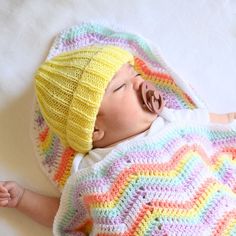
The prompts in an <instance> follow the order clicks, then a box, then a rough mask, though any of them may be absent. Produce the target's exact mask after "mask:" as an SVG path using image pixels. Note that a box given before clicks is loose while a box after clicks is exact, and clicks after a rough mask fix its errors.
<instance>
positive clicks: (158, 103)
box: [141, 81, 164, 114]
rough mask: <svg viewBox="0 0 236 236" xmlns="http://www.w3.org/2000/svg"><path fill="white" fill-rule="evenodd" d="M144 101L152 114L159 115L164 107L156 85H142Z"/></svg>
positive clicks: (148, 83)
mask: <svg viewBox="0 0 236 236" xmlns="http://www.w3.org/2000/svg"><path fill="white" fill-rule="evenodd" d="M141 92H142V99H143V102H144V103H145V105H146V107H147V108H148V110H149V111H150V112H152V113H156V114H159V113H160V112H161V111H162V109H163V106H164V101H163V97H162V95H161V92H160V91H158V89H157V88H156V87H155V85H154V84H152V83H151V82H148V81H144V82H143V83H142V85H141Z"/></svg>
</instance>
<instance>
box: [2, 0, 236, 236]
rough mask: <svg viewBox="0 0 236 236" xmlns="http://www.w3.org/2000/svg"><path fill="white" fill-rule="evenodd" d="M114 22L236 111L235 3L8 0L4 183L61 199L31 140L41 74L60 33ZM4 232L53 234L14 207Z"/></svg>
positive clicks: (216, 107) (216, 104)
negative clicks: (83, 23)
mask: <svg viewBox="0 0 236 236" xmlns="http://www.w3.org/2000/svg"><path fill="white" fill-rule="evenodd" d="M87 20H88V21H95V22H105V23H113V24H115V25H119V26H121V27H123V28H124V29H128V30H131V31H133V32H138V33H140V34H142V35H143V36H145V37H146V38H149V39H150V40H152V41H153V42H154V43H155V44H156V45H157V46H158V47H159V48H160V49H161V54H162V56H163V57H164V58H165V60H166V61H167V62H168V64H169V65H170V66H171V67H172V69H173V70H174V71H175V72H176V73H177V74H179V75H180V76H181V77H183V78H184V79H185V80H187V81H188V82H189V83H190V84H191V85H192V86H193V87H194V88H195V90H196V91H197V93H198V94H199V96H200V97H201V98H202V99H203V100H204V101H205V103H206V104H207V106H208V107H209V109H210V110H211V111H215V112H227V111H236V96H235V88H236V57H235V55H236V2H235V1H234V0H208V1H206V0H193V1H189V0H176V1H171V0H169V1H162V0H148V1H141V0H140V1H137V0H130V1H124V3H122V0H115V1H112V2H111V1H108V0H93V1H87V0H77V1H76V0H67V1H63V0H50V1H47V0H45V1H30V0H25V1H19V0H1V3H0V31H1V34H0V53H1V54H0V55H1V56H0V180H16V181H18V182H19V183H21V184H23V185H24V186H26V187H28V188H31V189H33V190H36V191H39V192H41V193H45V194H51V195H57V191H56V190H55V189H54V188H53V187H52V185H51V184H50V183H49V181H48V180H47V178H46V177H45V176H44V175H43V174H42V172H41V170H40V169H39V166H38V164H37V162H36V159H35V158H34V153H33V148H32V145H31V141H30V136H29V123H30V119H31V104H32V99H33V94H34V92H33V83H32V80H33V73H34V71H35V69H36V68H37V66H38V65H39V64H40V62H41V61H42V60H43V59H44V58H45V56H46V54H47V50H48V48H49V47H50V42H52V39H53V37H54V36H55V35H56V33H57V32H58V31H60V30H62V29H64V28H66V27H68V26H71V25H73V24H76V23H78V22H80V21H87ZM0 235H10V236H15V235H17V236H18V235H22V236H27V235H34V236H41V235H44V236H47V235H51V231H50V229H47V228H45V227H43V226H40V225H39V224H37V223H34V222H33V221H32V220H30V219H29V218H27V217H26V216H24V215H22V214H21V213H19V212H17V211H16V210H14V209H0Z"/></svg>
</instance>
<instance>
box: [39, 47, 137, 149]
mask: <svg viewBox="0 0 236 236" xmlns="http://www.w3.org/2000/svg"><path fill="white" fill-rule="evenodd" d="M127 62H130V63H131V64H133V63H134V62H133V56H132V54H130V53H129V52H128V51H126V50H124V49H122V48H119V47H116V46H111V45H108V46H90V47H86V48H82V49H79V50H75V51H71V52H67V53H62V54H60V55H59V56H56V57H54V58H52V59H51V60H48V61H46V62H44V63H43V64H42V65H41V66H40V67H39V69H38V70H37V72H36V75H35V88H36V96H37V100H38V103H39V106H40V109H41V112H42V115H43V117H44V118H45V120H46V122H47V124H48V126H49V128H51V129H52V131H54V132H55V133H56V134H57V135H58V136H59V138H60V139H61V141H62V142H63V143H64V145H66V146H70V147H72V148H73V149H74V150H76V151H77V152H80V153H83V154H85V153H87V152H88V151H89V150H90V149H91V148H92V134H93V131H94V125H95V121H96V116H97V114H98V110H99V107H100V104H101V101H102V98H103V96H104V92H105V89H106V87H107V85H108V83H109V82H110V80H111V79H112V77H113V76H114V75H115V73H116V72H117V71H118V70H119V69H120V68H121V66H122V65H123V64H125V63H127Z"/></svg>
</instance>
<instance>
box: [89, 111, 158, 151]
mask: <svg viewBox="0 0 236 236" xmlns="http://www.w3.org/2000/svg"><path fill="white" fill-rule="evenodd" d="M156 118H157V114H150V112H149V113H148V114H147V120H146V121H145V123H144V124H143V126H142V127H138V128H137V130H136V131H133V132H132V133H130V134H124V135H123V136H121V137H112V139H111V138H109V137H107V136H106V135H105V137H104V139H102V140H99V141H98V142H93V148H109V147H114V146H116V145H117V144H120V143H121V142H124V141H127V140H129V139H132V138H134V137H136V136H137V135H140V134H142V133H143V132H145V131H147V130H148V129H149V128H150V127H151V125H152V122H153V121H154V120H155V119H156Z"/></svg>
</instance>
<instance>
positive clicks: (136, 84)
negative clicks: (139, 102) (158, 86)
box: [133, 76, 144, 90]
mask: <svg viewBox="0 0 236 236" xmlns="http://www.w3.org/2000/svg"><path fill="white" fill-rule="evenodd" d="M143 81H144V79H143V78H142V77H141V76H136V77H135V78H134V80H133V87H134V89H135V90H139V89H140V86H141V84H142V83H143Z"/></svg>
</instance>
